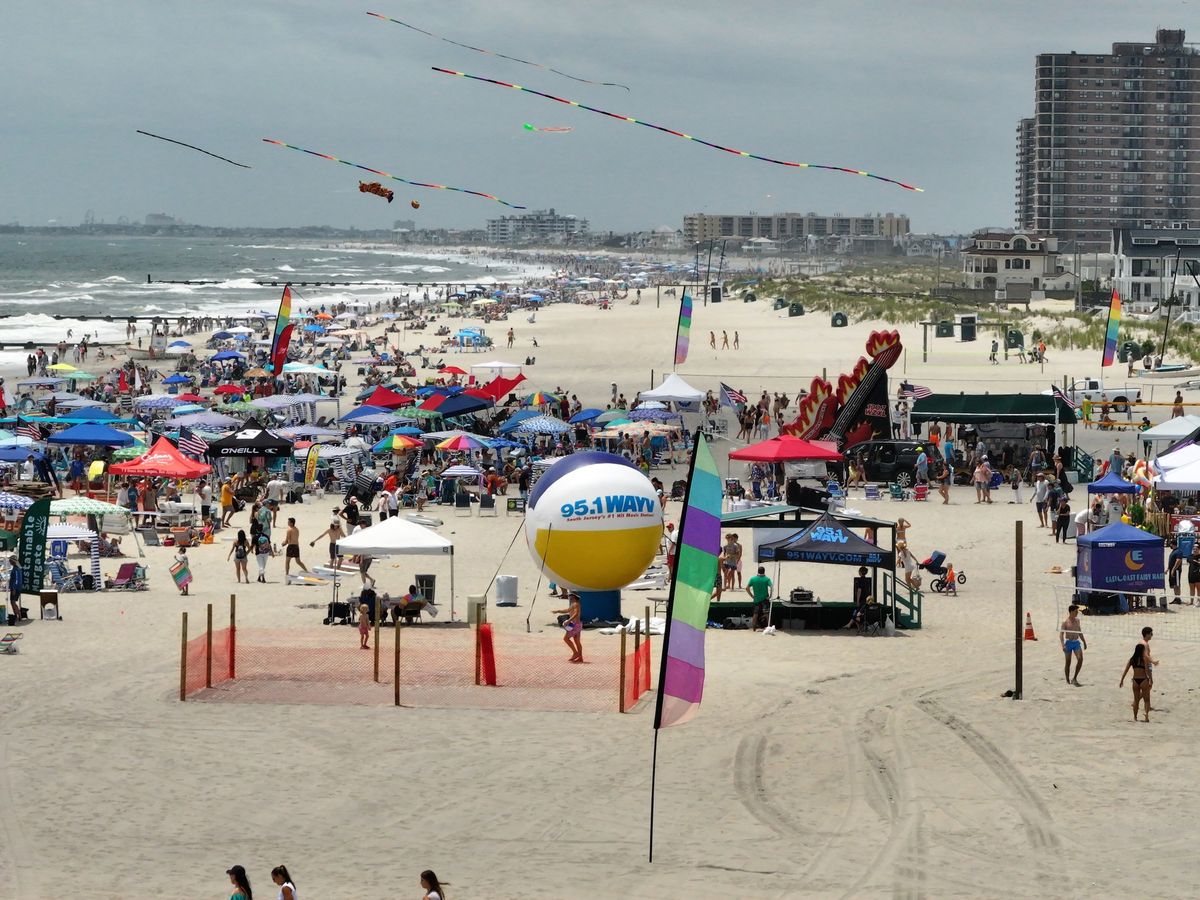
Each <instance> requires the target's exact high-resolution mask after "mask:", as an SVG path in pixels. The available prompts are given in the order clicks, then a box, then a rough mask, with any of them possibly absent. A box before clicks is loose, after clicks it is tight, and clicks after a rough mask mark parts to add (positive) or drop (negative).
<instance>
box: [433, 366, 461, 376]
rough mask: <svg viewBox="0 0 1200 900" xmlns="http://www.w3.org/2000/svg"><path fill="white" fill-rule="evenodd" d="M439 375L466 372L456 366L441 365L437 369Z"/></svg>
mask: <svg viewBox="0 0 1200 900" xmlns="http://www.w3.org/2000/svg"><path fill="white" fill-rule="evenodd" d="M438 374H439V375H466V374H467V373H466V372H464V371H463V370H462V369H460V368H459V367H458V366H442V368H440V369H438Z"/></svg>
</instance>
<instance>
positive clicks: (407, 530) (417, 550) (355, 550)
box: [337, 516, 454, 622]
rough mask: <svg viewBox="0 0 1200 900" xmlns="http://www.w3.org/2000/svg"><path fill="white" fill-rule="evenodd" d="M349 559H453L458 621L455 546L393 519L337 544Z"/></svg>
mask: <svg viewBox="0 0 1200 900" xmlns="http://www.w3.org/2000/svg"><path fill="white" fill-rule="evenodd" d="M337 552H338V553H340V554H345V555H346V556H449V557H450V621H451V622H453V621H454V542H453V541H451V540H450V539H449V538H444V537H442V536H441V535H440V534H438V533H437V532H436V531H433V530H432V529H430V528H426V527H425V526H424V525H418V524H417V523H416V522H413V521H412V520H410V519H405V518H402V517H399V516H392V517H391V518H390V519H384V520H383V521H382V522H380V523H379V524H378V525H372V526H371V527H370V528H364V529H363V530H362V531H359V532H356V533H355V534H352V535H350V536H349V537H346V538H342V539H341V540H340V541H338V542H337Z"/></svg>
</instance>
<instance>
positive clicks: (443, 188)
mask: <svg viewBox="0 0 1200 900" xmlns="http://www.w3.org/2000/svg"><path fill="white" fill-rule="evenodd" d="M263 141H264V142H265V143H268V144H274V145H275V146H276V147H287V148H288V149H289V150H299V151H300V152H301V153H307V154H308V155H309V156H316V157H319V158H321V159H327V160H329V161H330V162H336V163H341V164H342V165H343V166H351V167H353V168H355V169H362V170H363V171H364V172H370V173H372V174H373V175H380V176H382V177H384V178H390V179H392V181H399V182H402V183H404V184H411V185H414V186H415V187H423V188H432V189H433V190H436V191H456V192H458V193H460V194H471V195H472V196H474V197H483V198H484V199H485V200H494V201H495V202H496V203H499V204H501V205H503V206H507V207H509V208H511V209H525V208H526V207H524V206H518V205H517V204H515V203H509V202H508V201H507V200H501V199H500V198H499V197H497V196H496V195H495V194H485V193H484V192H483V191H472V190H469V189H467V188H461V187H451V186H450V185H448V184H433V183H431V182H428V181H410V180H409V179H407V178H401V177H400V176H399V175H393V174H391V173H390V172H384V171H382V170H381V169H372V168H371V167H370V166H362V165H359V164H358V163H356V162H350V160H348V159H338V158H337V157H336V156H330V155H329V154H328V153H318V152H317V151H316V150H305V149H304V148H303V147H297V146H296V145H295V144H287V143H284V142H283V141H277V140H274V139H272V138H263Z"/></svg>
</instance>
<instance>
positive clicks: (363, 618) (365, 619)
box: [358, 603, 371, 650]
mask: <svg viewBox="0 0 1200 900" xmlns="http://www.w3.org/2000/svg"><path fill="white" fill-rule="evenodd" d="M370 636H371V608H370V607H369V606H367V604H365V603H360V604H358V646H359V647H361V648H362V649H363V650H370V649H371V647H370V645H368V644H367V639H368V638H369V637H370Z"/></svg>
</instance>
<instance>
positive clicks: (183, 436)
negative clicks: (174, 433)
mask: <svg viewBox="0 0 1200 900" xmlns="http://www.w3.org/2000/svg"><path fill="white" fill-rule="evenodd" d="M179 452H180V453H183V454H186V455H187V456H196V457H200V456H203V455H204V454H205V453H207V452H208V441H206V440H204V438H202V437H199V436H198V435H197V434H196V432H194V431H192V429H190V428H188V427H187V426H186V425H182V426H180V428H179Z"/></svg>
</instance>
